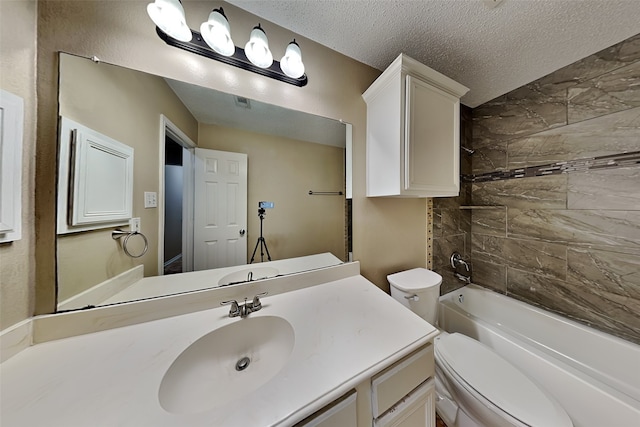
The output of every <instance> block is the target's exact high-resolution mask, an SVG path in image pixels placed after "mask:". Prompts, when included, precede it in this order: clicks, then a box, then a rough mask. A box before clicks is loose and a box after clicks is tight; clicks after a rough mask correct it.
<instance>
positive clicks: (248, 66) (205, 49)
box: [156, 27, 308, 87]
mask: <svg viewBox="0 0 640 427" xmlns="http://www.w3.org/2000/svg"><path fill="white" fill-rule="evenodd" d="M156 33H157V34H158V36H159V37H160V38H161V39H162V40H164V42H165V43H167V44H168V45H169V46H173V47H177V48H179V49H182V50H186V51H187V52H191V53H195V54H198V55H201V56H204V57H206V58H209V59H215V60H216V61H220V62H223V63H225V64H228V65H233V66H235V67H238V68H242V69H243V70H247V71H252V72H254V73H257V74H260V75H263V76H265V77H270V78H272V79H275V80H279V81H281V82H285V83H289V84H292V85H294V86H298V87H302V86H306V84H307V82H308V80H307V75H306V74H303V75H302V77H299V78H297V79H294V78H292V77H289V76H287V75H286V74H285V73H284V72H283V71H282V70H281V69H280V62H278V61H275V60H274V61H273V64H271V66H270V67H269V68H260V67H258V66H256V65H253V64H252V63H251V61H249V59H248V58H247V55H246V54H245V53H244V49H242V48H241V47H238V46H236V51H235V53H234V54H233V55H232V56H224V55H220V54H219V53H217V52H216V51H214V50H213V49H211V48H210V47H209V45H207V43H206V42H205V41H204V39H203V38H202V35H201V34H200V33H199V32H197V31H194V30H191V33H192V35H193V37H192V38H191V41H186V42H183V41H180V40H177V39H174V38H173V37H171V36H169V35H168V34H166V33H165V32H163V31H162V30H161V29H160V28H158V27H156Z"/></svg>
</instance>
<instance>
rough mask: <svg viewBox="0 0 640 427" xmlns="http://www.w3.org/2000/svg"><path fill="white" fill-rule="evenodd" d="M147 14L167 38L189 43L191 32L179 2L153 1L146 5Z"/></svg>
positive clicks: (167, 0) (169, 0)
mask: <svg viewBox="0 0 640 427" xmlns="http://www.w3.org/2000/svg"><path fill="white" fill-rule="evenodd" d="M147 13H148V14H149V17H150V18H151V20H152V21H153V23H154V24H156V25H157V26H158V28H160V29H161V30H162V31H163V32H164V33H166V34H167V35H168V36H170V37H173V38H174V39H176V40H180V41H182V42H188V41H191V37H192V34H191V30H190V29H189V27H188V26H187V20H186V19H185V17H184V9H183V8H182V3H180V1H179V0H155V2H153V3H149V4H148V5H147Z"/></svg>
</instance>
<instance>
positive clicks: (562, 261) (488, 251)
mask: <svg viewBox="0 0 640 427" xmlns="http://www.w3.org/2000/svg"><path fill="white" fill-rule="evenodd" d="M471 244H472V246H471V258H472V259H473V260H474V262H476V263H478V262H489V263H492V264H497V265H505V266H507V267H511V268H518V269H521V270H528V271H530V272H532V273H534V274H539V275H543V276H547V277H554V278H559V279H565V278H566V275H567V247H566V246H565V245H561V244H556V243H548V242H541V241H536V240H524V239H511V238H500V237H495V236H485V235H478V234H473V235H472V240H471Z"/></svg>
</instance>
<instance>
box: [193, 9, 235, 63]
mask: <svg viewBox="0 0 640 427" xmlns="http://www.w3.org/2000/svg"><path fill="white" fill-rule="evenodd" d="M200 33H201V34H202V38H203V39H204V41H205V42H206V43H207V44H208V45H209V46H210V47H211V49H213V50H215V51H216V52H218V53H219V54H220V55H224V56H231V55H233V54H234V53H235V51H236V46H235V45H234V44H233V40H231V30H230V28H229V21H227V18H226V17H225V16H224V11H223V10H222V8H220V9H214V10H213V12H211V13H210V14H209V19H208V20H207V21H206V22H203V23H202V25H201V26H200Z"/></svg>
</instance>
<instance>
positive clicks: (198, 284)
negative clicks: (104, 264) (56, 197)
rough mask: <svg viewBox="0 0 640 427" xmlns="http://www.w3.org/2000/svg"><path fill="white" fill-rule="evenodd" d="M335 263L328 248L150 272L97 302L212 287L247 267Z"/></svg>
mask: <svg viewBox="0 0 640 427" xmlns="http://www.w3.org/2000/svg"><path fill="white" fill-rule="evenodd" d="M339 264H342V261H341V260H340V259H339V258H338V257H336V256H335V255H333V254H331V253H330V252H325V253H321V254H314V255H308V256H302V257H297V258H286V259H279V260H275V261H266V262H258V263H255V264H245V265H236V266H232V267H222V268H214V269H209V270H200V271H190V272H187V273H182V274H181V275H180V280H176V276H175V275H173V274H169V275H164V276H150V277H145V278H143V279H141V280H139V281H137V282H136V283H134V284H132V285H131V286H129V287H127V288H126V289H124V290H123V291H121V292H119V293H117V294H116V295H114V296H112V297H111V298H109V299H107V300H104V301H101V302H100V305H105V304H113V303H118V302H123V301H134V300H140V299H145V298H152V297H156V296H162V295H172V294H177V293H181V292H190V291H195V290H198V289H205V288H213V287H216V286H218V281H219V280H220V279H222V278H223V277H224V276H226V275H228V274H229V273H232V272H236V271H241V270H251V269H252V268H253V269H261V268H264V267H272V268H275V269H276V270H278V274H279V275H286V274H292V273H299V272H302V271H308V270H314V269H319V268H325V267H330V266H334V265H339Z"/></svg>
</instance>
